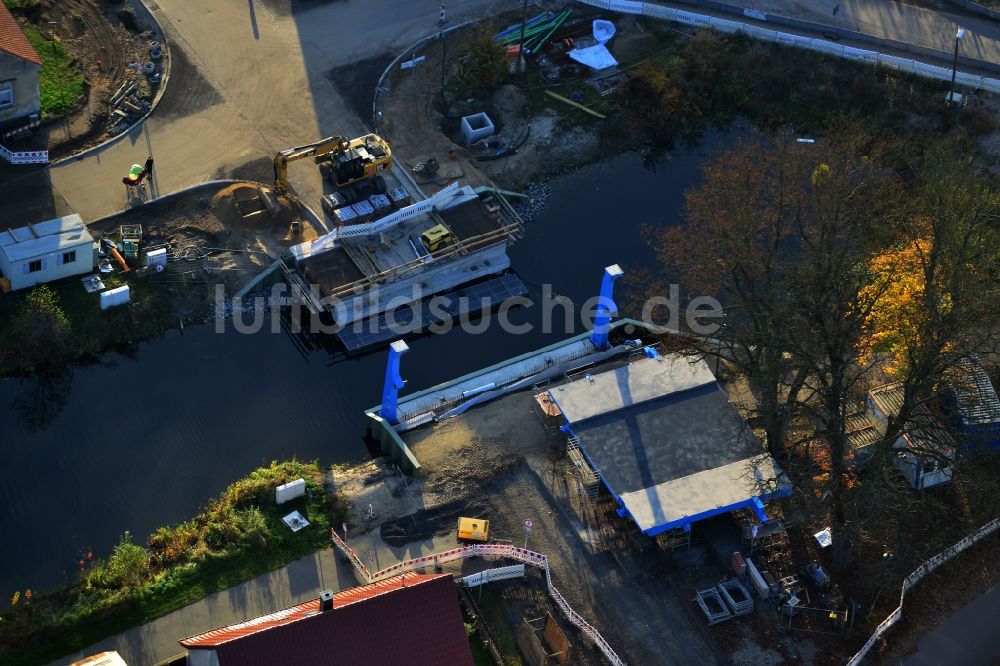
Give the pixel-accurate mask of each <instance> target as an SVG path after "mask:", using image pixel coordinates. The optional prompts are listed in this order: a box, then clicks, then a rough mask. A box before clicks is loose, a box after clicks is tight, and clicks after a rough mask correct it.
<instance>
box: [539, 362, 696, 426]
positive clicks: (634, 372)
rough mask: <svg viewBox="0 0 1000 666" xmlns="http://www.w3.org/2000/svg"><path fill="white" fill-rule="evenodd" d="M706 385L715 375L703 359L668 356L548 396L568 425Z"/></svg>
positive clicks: (580, 381) (588, 379) (585, 380)
mask: <svg viewBox="0 0 1000 666" xmlns="http://www.w3.org/2000/svg"><path fill="white" fill-rule="evenodd" d="M706 384H713V385H714V384H715V376H714V375H713V374H712V371H711V370H709V369H708V364H707V363H705V361H704V360H702V359H700V358H690V357H687V356H682V355H680V354H670V355H669V356H658V357H656V358H652V359H643V360H641V361H638V362H635V363H630V364H628V365H625V366H622V367H620V368H615V369H614V370H608V371H605V372H601V373H598V374H595V375H590V376H585V377H583V378H581V379H578V380H576V381H574V382H570V383H569V384H563V385H562V386H557V387H555V388H553V389H550V390H549V395H551V396H552V400H553V401H554V402H555V403H556V404H557V405H558V406H559V409H560V410H561V411H562V413H563V415H564V416H565V417H566V420H567V421H568V422H569V423H580V422H581V421H586V420H587V419H589V418H593V417H595V416H598V415H602V414H610V413H612V412H616V411H618V410H620V409H624V408H626V407H632V406H634V405H638V404H641V403H643V402H646V401H648V400H652V399H654V398H659V397H661V396H664V395H668V394H670V393H676V392H678V391H686V390H688V389H692V388H696V387H698V386H705V385H706Z"/></svg>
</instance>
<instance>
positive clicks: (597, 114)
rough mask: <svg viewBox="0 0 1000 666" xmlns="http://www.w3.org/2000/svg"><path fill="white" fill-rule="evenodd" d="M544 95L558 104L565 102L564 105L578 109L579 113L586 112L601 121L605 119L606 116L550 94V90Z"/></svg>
mask: <svg viewBox="0 0 1000 666" xmlns="http://www.w3.org/2000/svg"><path fill="white" fill-rule="evenodd" d="M545 94H546V95H548V96H549V97H551V98H553V99H557V100H559V101H560V102H565V103H566V104H569V105H570V106H572V107H575V108H577V109H580V110H581V111H586V112H587V113H589V114H590V115H592V116H594V117H595V118H601V119H602V120H603V119H604V118H607V116H606V115H604V114H603V113H598V112H597V111H594V110H593V109H590V108H587V107H586V106H584V105H583V104H579V103H577V102H574V101H573V100H571V99H567V98H566V97H563V96H562V95H560V94H559V93H556V92H552V91H551V90H546V91H545Z"/></svg>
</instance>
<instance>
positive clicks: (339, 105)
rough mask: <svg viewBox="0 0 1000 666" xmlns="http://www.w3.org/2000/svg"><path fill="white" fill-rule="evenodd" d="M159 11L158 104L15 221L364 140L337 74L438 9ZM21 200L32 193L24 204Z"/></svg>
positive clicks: (824, 13)
mask: <svg viewBox="0 0 1000 666" xmlns="http://www.w3.org/2000/svg"><path fill="white" fill-rule="evenodd" d="M512 3H513V4H517V3H516V2H514V0H493V1H490V0H450V1H449V2H448V8H449V16H450V17H451V18H452V21H453V22H458V21H459V20H461V19H462V18H468V17H474V16H478V15H481V14H484V13H487V12H489V11H493V10H495V9H497V8H498V7H505V8H506V7H509V6H512ZM744 4H746V5H747V6H752V7H754V8H757V9H759V10H760V11H764V12H768V13H777V14H784V15H787V16H792V17H795V18H801V19H807V20H811V21H823V22H826V23H828V24H835V25H841V26H843V27H847V28H852V29H855V30H859V31H862V32H867V33H869V34H873V35H876V36H883V37H891V38H893V39H897V40H904V41H910V42H913V43H915V44H920V45H923V46H928V47H932V48H940V49H944V50H948V49H950V48H951V47H952V45H953V43H954V42H953V38H954V34H955V29H956V27H957V26H958V25H959V24H960V23H961V24H962V25H963V26H965V27H966V28H967V30H968V31H969V33H968V36H967V38H966V39H965V40H964V42H963V44H962V52H963V53H965V54H968V55H969V56H971V57H977V58H980V59H983V60H988V61H991V62H997V63H1000V41H998V40H997V37H998V36H1000V26H997V25H996V24H993V23H990V22H989V21H987V20H984V19H972V18H970V19H964V18H963V19H962V20H961V21H960V20H959V19H958V18H956V17H955V16H952V15H950V14H946V13H940V12H934V11H930V10H925V9H920V8H916V7H912V6H910V5H903V4H900V3H898V2H884V1H881V0H842V2H840V3H838V2H836V1H835V0H815V1H814V2H809V3H800V2H795V1H794V0H758V1H756V2H753V1H748V2H745V3H744ZM838 4H839V5H840V9H839V11H838V12H837V14H836V15H834V14H833V7H835V6H836V5H838ZM153 7H154V13H155V14H156V16H157V19H158V20H159V21H160V22H161V24H162V25H163V28H164V31H165V33H166V39H167V41H168V42H169V43H170V45H171V48H172V54H173V62H172V69H171V76H170V81H169V84H168V86H167V89H166V92H165V93H164V98H163V100H162V101H161V104H160V106H159V107H158V108H157V109H156V111H154V113H153V114H152V116H151V117H150V119H149V120H148V121H147V122H146V123H144V124H143V125H141V126H140V127H139V128H136V129H135V130H134V131H133V132H131V133H130V135H129V136H127V137H123V138H122V139H121V140H119V141H117V142H115V143H113V144H111V145H109V146H106V147H104V148H102V149H100V150H98V151H96V152H94V153H90V154H88V155H87V156H86V157H84V158H83V159H76V160H70V161H67V162H64V163H62V164H60V165H57V166H54V167H52V168H51V169H50V170H48V171H46V172H41V173H38V174H36V175H34V176H31V177H28V178H21V179H17V180H14V181H13V182H8V183H7V184H6V185H5V186H0V199H4V200H5V201H7V202H14V203H9V204H8V208H7V210H8V211H9V212H11V214H12V216H13V217H17V218H18V222H19V223H20V221H21V218H23V219H24V220H25V221H30V220H31V219H35V218H38V217H44V216H45V215H49V214H51V215H55V214H63V213H66V212H70V211H76V212H79V213H80V214H81V215H83V217H84V219H85V220H93V219H97V218H99V217H103V216H106V215H109V214H111V213H114V212H117V211H119V210H122V209H123V208H125V206H126V202H125V199H124V188H123V187H122V185H121V183H120V181H121V177H122V175H123V174H124V172H125V170H126V169H127V168H128V166H129V165H130V164H133V163H135V162H142V161H143V160H144V159H145V157H146V156H147V155H149V154H152V155H153V156H154V157H155V159H156V170H155V174H156V178H155V180H154V183H153V185H154V189H155V191H156V192H159V193H168V192H172V191H175V190H178V189H181V188H184V187H188V186H190V185H194V184H197V183H200V182H203V181H205V180H209V179H215V178H231V177H236V178H250V179H256V180H264V181H266V180H268V179H269V176H270V162H269V156H271V155H273V154H274V152H275V151H276V150H280V149H283V148H286V147H289V146H292V145H299V144H302V143H307V142H309V141H314V140H316V139H318V138H320V137H323V136H328V135H330V134H334V133H344V134H348V135H356V134H359V133H361V132H363V131H364V130H365V129H366V128H367V126H368V124H369V122H370V119H369V118H367V114H359V113H358V112H356V110H355V109H357V108H359V106H360V105H359V104H357V103H355V104H353V105H352V104H351V103H350V102H351V99H350V98H351V96H352V95H353V96H358V95H361V96H363V97H365V98H367V97H368V96H369V95H370V91H368V90H360V91H359V90H357V89H356V88H357V87H358V86H359V84H358V83H356V82H354V81H353V80H345V79H346V70H345V66H349V65H351V64H353V63H356V62H358V61H363V60H365V59H366V58H371V57H375V56H378V55H380V54H386V53H392V52H394V51H396V50H398V49H399V48H401V47H402V46H404V45H408V44H410V43H412V42H413V41H415V40H416V39H418V38H419V37H421V36H424V35H426V34H432V33H433V32H434V31H435V30H436V27H435V25H434V20H435V18H436V16H437V14H436V12H437V3H436V2H412V1H410V0H368V1H367V2H346V1H339V2H338V1H336V0H334V1H332V2H329V1H327V2H324V0H246V1H244V0H214V1H213V2H211V3H205V2H203V1H200V0H162V1H161V2H159V3H158V4H157V5H154V6H153ZM338 68H340V69H338ZM368 83H370V82H368V81H367V80H366V84H368ZM3 175H4V176H6V172H5V173H4V174H3ZM290 180H291V183H292V186H293V187H294V188H295V190H296V191H297V192H298V193H299V194H300V195H301V196H302V198H303V200H304V201H305V202H306V203H307V204H309V205H311V206H313V207H314V208H315V207H316V204H317V202H318V199H319V196H320V195H321V194H322V192H323V183H322V182H321V180H320V177H319V173H318V171H317V170H316V169H315V168H314V167H312V166H311V164H310V163H309V162H308V161H303V162H302V163H300V164H296V165H292V167H291V169H290ZM27 192H33V193H35V194H36V196H32V197H31V198H30V199H29V198H28V197H26V196H23V194H24V193H27ZM38 192H43V193H44V196H40V197H39V196H37V193H38ZM17 202H20V204H18V203H17Z"/></svg>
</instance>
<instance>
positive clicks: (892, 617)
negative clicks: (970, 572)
mask: <svg viewBox="0 0 1000 666" xmlns="http://www.w3.org/2000/svg"><path fill="white" fill-rule="evenodd" d="M998 529H1000V518H997V519H994V520H992V521H990V522H988V523H986V524H985V525H983V526H982V527H980V528H979V529H978V530H976V531H975V532H974V533H972V534H970V535H969V536H967V537H965V538H964V539H962V540H961V541H959V542H958V543H956V544H955V545H954V546H951V547H950V548H948V549H946V550H943V551H941V552H940V553H938V554H937V555H935V556H934V557H932V558H930V559H929V560H927V561H926V562H924V563H923V564H921V565H920V566H919V567H917V568H916V569H914V570H913V573H911V574H910V575H909V576H907V577H906V578H905V579H903V587H902V590H901V591H900V593H899V606H897V607H896V609H895V610H893V611H892V612H891V613H889V615H888V616H887V617H886V618H885V619H884V620H882V622H880V623H879V625H878V626H877V627H875V632H874V633H873V634H872V635H871V637H870V638H869V639H868V640H867V641H865V644H864V645H862V646H861V649H860V650H858V652H857V654H855V655H854V656H853V657H851V660H850V661H848V662H847V666H857V665H858V664H860V663H861V661H862V660H863V659H864V658H865V655H867V654H868V651H869V650H871V649H872V646H874V645H875V643H876V642H878V639H879V638H881V637H882V635H883V634H884V633H885V632H886V631H888V630H889V627H891V626H892V625H894V624H896V623H897V622H899V620H900V619H901V618H902V617H903V600H905V599H906V592H907V591H908V590H909V589H910V588H912V587H913V586H914V585H916V584H917V583H919V582H920V581H921V580H922V579H923V577H924V576H926V575H927V574H929V573H931V572H932V571H934V570H935V569H937V568H938V567H939V566H941V565H942V564H944V563H945V562H947V561H948V560H950V559H952V558H953V557H955V556H956V555H958V554H959V553H961V552H962V551H963V550H965V549H966V548H968V547H969V546H971V545H973V544H974V543H976V542H977V541H979V540H980V539H982V538H983V537H986V536H989V535H990V534H992V533H993V532H995V531H997V530H998Z"/></svg>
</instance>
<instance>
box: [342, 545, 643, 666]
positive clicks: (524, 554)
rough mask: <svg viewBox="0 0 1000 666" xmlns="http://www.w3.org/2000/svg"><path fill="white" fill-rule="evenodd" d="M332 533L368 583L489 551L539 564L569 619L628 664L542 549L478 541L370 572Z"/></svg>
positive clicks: (617, 663)
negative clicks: (561, 585) (563, 587)
mask: <svg viewBox="0 0 1000 666" xmlns="http://www.w3.org/2000/svg"><path fill="white" fill-rule="evenodd" d="M330 537H331V539H332V540H333V544H334V546H336V547H337V548H338V549H340V551H341V552H343V553H344V554H345V555H346V556H347V557H348V558H349V559H350V560H351V562H352V563H353V564H354V568H355V569H356V570H357V571H358V573H359V574H360V575H361V577H362V578H363V579H364V580H365V581H367V582H368V583H377V582H378V581H380V580H384V579H386V578H391V577H392V576H398V575H400V574H402V573H405V572H407V571H412V570H414V569H423V568H426V567H429V566H433V567H436V566H438V565H441V564H444V563H446V562H452V561H454V560H461V559H465V558H467V557H485V556H487V555H489V556H493V557H507V558H510V559H513V560H517V561H519V562H523V563H525V564H530V565H532V566H534V567H538V568H540V569H542V570H544V571H545V584H546V586H547V587H548V591H549V596H551V597H552V599H553V600H554V601H555V602H556V605H557V606H559V609H560V610H561V611H562V612H563V614H564V615H565V616H566V619H567V620H569V621H570V622H571V623H572V624H573V625H574V626H576V627H577V628H578V629H579V630H580V631H582V632H583V633H584V634H586V635H587V636H588V637H589V638H590V639H591V640H592V641H594V644H595V645H596V646H597V648H598V649H599V650H600V651H601V652H602V653H603V654H604V656H605V657H606V658H607V659H608V661H609V662H610V663H611V664H612V666H625V662H624V661H623V660H622V658H621V657H619V656H618V654H617V653H616V652H615V651H614V650H613V649H612V648H611V645H609V644H608V642H607V641H606V640H604V637H603V636H601V634H600V632H599V631H597V629H595V628H594V626H593V625H591V624H590V623H589V622H587V621H586V620H585V619H584V618H583V616H582V615H580V614H579V613H577V612H576V611H575V610H573V608H572V607H571V606H570V605H569V602H567V601H566V598H565V597H563V595H562V594H561V593H560V592H559V590H557V589H556V586H555V585H553V584H552V573H551V572H550V571H549V559H548V557H546V556H545V555H543V554H541V553H536V552H534V551H531V550H527V549H526V548H518V547H517V546H514V545H511V544H506V543H485V544H476V545H473V546H463V547H461V548H452V549H451V550H446V551H443V552H440V553H434V554H431V555H424V556H421V557H415V558H413V559H410V560H405V561H403V562H399V563H397V564H393V565H392V566H389V567H386V568H385V569H382V570H381V571H376V572H375V573H370V572H369V571H368V568H367V567H366V566H365V565H364V563H363V562H361V559H360V558H359V557H358V556H357V553H355V552H354V549H353V548H351V547H350V546H348V545H347V544H346V543H344V540H343V539H341V538H340V535H339V534H337V530H335V529H331V530H330Z"/></svg>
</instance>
